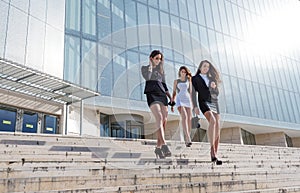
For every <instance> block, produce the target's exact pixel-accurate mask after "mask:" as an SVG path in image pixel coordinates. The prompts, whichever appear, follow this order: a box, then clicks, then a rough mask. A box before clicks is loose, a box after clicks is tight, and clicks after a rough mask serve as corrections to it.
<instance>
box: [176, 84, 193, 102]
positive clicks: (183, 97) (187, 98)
mask: <svg viewBox="0 0 300 193" xmlns="http://www.w3.org/2000/svg"><path fill="white" fill-rule="evenodd" d="M176 90H177V93H178V94H177V96H176V101H175V102H176V106H177V107H192V102H191V95H190V93H189V81H188V80H186V81H182V80H180V79H177V88H176Z"/></svg>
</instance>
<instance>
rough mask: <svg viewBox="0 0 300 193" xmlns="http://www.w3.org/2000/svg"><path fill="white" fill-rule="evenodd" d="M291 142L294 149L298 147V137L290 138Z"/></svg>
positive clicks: (299, 140) (299, 144)
mask: <svg viewBox="0 0 300 193" xmlns="http://www.w3.org/2000/svg"><path fill="white" fill-rule="evenodd" d="M292 142H293V146H294V147H300V137H294V138H292Z"/></svg>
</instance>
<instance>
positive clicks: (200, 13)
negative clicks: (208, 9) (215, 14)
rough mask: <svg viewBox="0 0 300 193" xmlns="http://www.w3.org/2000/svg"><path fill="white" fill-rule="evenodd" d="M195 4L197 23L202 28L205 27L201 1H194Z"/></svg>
mask: <svg viewBox="0 0 300 193" xmlns="http://www.w3.org/2000/svg"><path fill="white" fill-rule="evenodd" d="M195 3H196V10H197V17H198V23H199V24H201V25H203V26H206V24H205V15H204V8H203V1H202V0H196V1H195Z"/></svg>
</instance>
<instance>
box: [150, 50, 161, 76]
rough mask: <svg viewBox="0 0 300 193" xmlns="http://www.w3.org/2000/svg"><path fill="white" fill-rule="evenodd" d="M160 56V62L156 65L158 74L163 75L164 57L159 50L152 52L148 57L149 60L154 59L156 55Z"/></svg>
mask: <svg viewBox="0 0 300 193" xmlns="http://www.w3.org/2000/svg"><path fill="white" fill-rule="evenodd" d="M158 54H160V55H161V61H160V63H159V64H158V68H159V72H160V73H161V74H164V62H163V61H164V55H163V54H162V53H161V51H159V50H153V51H152V52H151V54H150V56H149V58H154V57H155V56H156V55H158Z"/></svg>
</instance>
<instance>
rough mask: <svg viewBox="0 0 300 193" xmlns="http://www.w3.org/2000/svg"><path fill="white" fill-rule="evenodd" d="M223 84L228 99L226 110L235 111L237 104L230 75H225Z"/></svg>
mask: <svg viewBox="0 0 300 193" xmlns="http://www.w3.org/2000/svg"><path fill="white" fill-rule="evenodd" d="M223 85H224V93H225V100H226V112H227V113H230V114H234V113H235V105H234V103H233V98H234V96H235V95H234V94H233V90H232V88H231V81H230V78H229V76H227V75H223Z"/></svg>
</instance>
